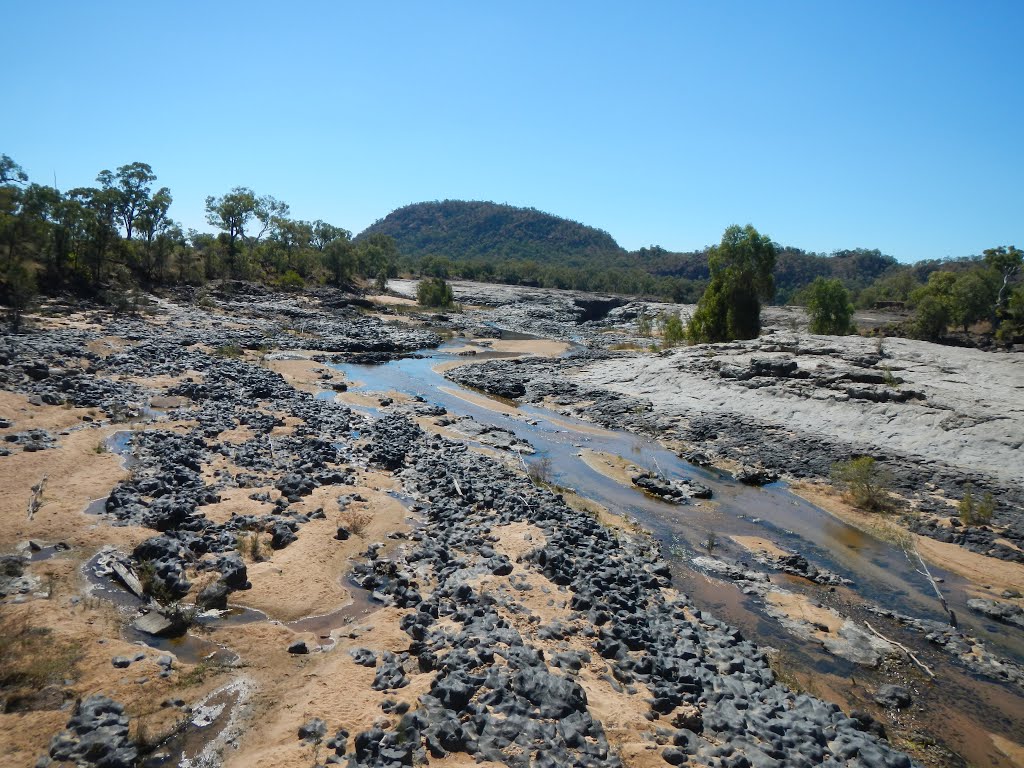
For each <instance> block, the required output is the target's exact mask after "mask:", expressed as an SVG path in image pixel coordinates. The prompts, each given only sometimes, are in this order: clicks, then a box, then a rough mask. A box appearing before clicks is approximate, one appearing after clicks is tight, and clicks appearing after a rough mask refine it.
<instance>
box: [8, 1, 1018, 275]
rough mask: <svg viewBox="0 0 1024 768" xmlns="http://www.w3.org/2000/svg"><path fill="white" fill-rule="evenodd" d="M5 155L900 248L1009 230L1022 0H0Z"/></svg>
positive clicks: (325, 200)
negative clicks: (741, 227) (749, 227)
mask: <svg viewBox="0 0 1024 768" xmlns="http://www.w3.org/2000/svg"><path fill="white" fill-rule="evenodd" d="M3 18H4V26H5V27H6V34H5V36H4V55H5V58H6V60H7V66H6V76H5V78H4V81H5V82H4V91H5V95H4V97H3V99H2V102H0V103H2V115H0V152H3V153H6V154H8V155H11V156H12V157H13V158H14V159H15V160H16V161H17V162H19V163H20V164H21V165H22V166H23V167H24V168H25V170H26V171H27V172H28V173H29V175H30V176H31V177H32V178H33V179H34V180H36V181H40V182H48V183H52V179H53V175H54V173H56V177H57V184H58V186H59V187H61V188H62V189H67V188H70V187H73V186H81V185H88V184H92V183H93V182H94V179H95V175H96V173H97V172H98V171H100V170H101V169H104V168H111V169H113V168H115V167H116V166H118V165H123V164H125V163H129V162H133V161H142V162H147V163H149V164H150V165H152V166H153V169H154V171H155V172H156V173H157V175H158V177H159V181H158V183H159V184H161V185H167V186H169V187H170V188H171V191H172V193H173V195H174V198H175V203H174V206H173V208H172V214H173V215H174V217H175V218H176V219H178V220H180V221H181V222H183V224H184V225H185V226H186V227H195V228H198V229H208V227H206V225H205V221H204V214H203V200H204V198H205V196H206V195H210V194H213V195H219V194H222V193H224V192H226V191H228V190H229V189H230V188H231V187H233V186H238V185H244V186H249V187H252V188H253V189H254V190H255V191H256V192H257V193H260V194H272V195H274V196H275V197H277V198H279V199H282V200H284V201H286V202H287V203H289V204H290V205H291V208H292V214H293V215H294V216H296V217H298V218H303V219H316V218H322V219H324V220H326V221H329V222H331V223H334V224H338V225H340V226H344V227H346V228H348V229H351V230H353V231H354V232H358V231H360V230H361V229H363V228H364V227H366V226H367V225H369V224H370V223H372V222H373V221H374V220H376V219H378V218H381V217H383V216H385V215H386V214H387V213H388V212H389V211H391V210H393V209H394V208H396V207H398V206H401V205H404V204H406V203H410V202H417V201H421V200H435V199H445V198H458V199H477V200H494V201H496V202H507V203H511V204H515V205H527V206H533V207H536V208H539V209H541V210H545V211H549V212H552V213H555V214H558V215H562V216H567V217H569V218H573V219H576V220H579V221H582V222H584V223H586V224H591V225H593V226H597V227H600V228H602V229H606V230H608V231H609V232H610V233H611V234H612V235H613V236H614V237H615V238H616V239H617V240H618V241H619V242H620V243H621V244H622V245H623V246H625V247H627V248H631V249H632V248H638V247H640V246H643V245H650V244H659V245H662V246H663V247H665V248H668V249H671V250H690V249H694V248H699V247H702V246H704V245H707V244H709V243H713V242H717V241H718V239H719V238H720V236H721V232H722V230H723V229H724V228H725V227H726V226H727V225H729V224H732V223H740V224H745V223H748V222H749V223H752V224H753V225H754V226H755V227H757V228H758V229H759V230H760V231H761V232H763V233H766V234H768V235H770V236H771V237H772V238H773V239H774V240H776V241H777V242H780V243H785V244H791V245H796V246H799V247H802V248H805V249H808V250H816V251H831V250H834V249H838V248H850V247H866V248H879V249H881V250H882V251H884V252H886V253H890V254H892V255H894V256H896V257H897V258H899V259H901V260H917V259H921V258H936V257H943V256H948V255H952V256H959V255H968V254H975V253H980V251H981V250H982V249H984V248H987V247H991V246H993V245H1001V244H1010V243H1015V244H1017V245H1019V246H1024V191H1022V190H1024V187H1022V184H1024V120H1022V117H1024V54H1022V52H1021V40H1022V39H1024V2H1021V0H1011V1H1010V2H1001V3H1000V2H984V1H982V2H974V1H972V2H964V1H958V2H947V1H943V0H929V1H928V2H910V1H902V0H901V1H899V2H891V0H888V1H886V2H831V1H826V0H818V1H816V2H795V1H794V2H790V1H788V0H780V1H779V2H766V1H761V0H758V1H757V2H754V1H753V0H751V1H750V2H718V1H717V0H716V1H715V2H684V1H682V0H678V1H674V2H662V3H657V2H650V3H630V4H627V3H623V2H617V3H610V2H596V1H593V0H591V1H589V2H582V1H581V2H550V1H549V2H523V1H522V0H516V2H505V3H492V2H479V0H477V1H474V2H444V0H435V1H434V2H395V3H387V2H360V3H343V2H323V3H303V2H295V3H281V2H279V3H264V2H244V3H232V2H203V3H199V2H196V3H190V2H174V3H147V2H137V1H136V2H132V3H114V2H95V3H86V2H48V3H42V2H40V3H29V2H15V1H14V0H7V1H6V2H5V3H4V11H3Z"/></svg>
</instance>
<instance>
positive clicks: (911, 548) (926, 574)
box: [903, 534, 957, 627]
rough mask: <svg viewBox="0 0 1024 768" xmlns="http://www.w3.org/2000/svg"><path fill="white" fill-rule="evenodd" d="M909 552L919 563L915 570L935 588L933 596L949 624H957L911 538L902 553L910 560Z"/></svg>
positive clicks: (954, 615) (953, 625)
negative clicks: (919, 565)
mask: <svg viewBox="0 0 1024 768" xmlns="http://www.w3.org/2000/svg"><path fill="white" fill-rule="evenodd" d="M911 535H913V534H911ZM911 552H913V553H914V557H916V558H917V562H919V563H920V564H921V567H920V568H916V569H915V570H916V571H917V573H919V574H921V575H922V576H924V577H925V578H926V579H928V583H929V584H931V585H932V589H934V590H935V596H936V597H937V598H939V604H940V605H942V610H944V611H945V612H946V615H947V616H949V625H950V626H951V627H955V626H956V625H957V623H956V614H955V613H953V612H952V611H951V610H950V609H949V606H948V605H947V604H946V598H945V596H944V595H943V594H942V590H940V589H939V585H938V584H937V583H936V582H935V579H934V578H933V577H932V572H931V571H929V570H928V564H927V563H926V562H925V561H924V558H923V557H921V553H920V552H918V551H917V547H916V546H915V545H914V543H913V540H911V543H910V545H909V546H907V547H904V549H903V554H905V555H906V556H907V560H910V553H911ZM911 565H913V563H911Z"/></svg>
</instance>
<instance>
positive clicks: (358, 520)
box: [341, 509, 373, 537]
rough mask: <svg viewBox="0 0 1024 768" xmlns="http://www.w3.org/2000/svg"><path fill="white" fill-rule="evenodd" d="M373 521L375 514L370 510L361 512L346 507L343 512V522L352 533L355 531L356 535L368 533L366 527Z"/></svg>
mask: <svg viewBox="0 0 1024 768" xmlns="http://www.w3.org/2000/svg"><path fill="white" fill-rule="evenodd" d="M372 521H373V515H371V514H370V513H369V512H359V511H357V510H354V509H346V510H345V511H344V512H342V513H341V524H342V526H344V527H345V528H346V529H347V530H348V531H349V532H350V533H354V534H355V535H356V536H360V537H361V536H363V535H364V534H365V533H366V529H367V528H369V527H370V523H371V522H372Z"/></svg>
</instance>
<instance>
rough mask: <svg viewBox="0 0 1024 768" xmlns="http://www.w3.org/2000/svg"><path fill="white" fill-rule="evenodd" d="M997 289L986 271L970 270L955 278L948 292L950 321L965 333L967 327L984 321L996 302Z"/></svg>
mask: <svg viewBox="0 0 1024 768" xmlns="http://www.w3.org/2000/svg"><path fill="white" fill-rule="evenodd" d="M997 291H998V289H997V287H996V285H995V281H994V280H993V279H992V278H991V273H990V272H989V271H988V270H983V269H972V270H971V271H969V272H963V273H961V274H959V275H957V277H956V282H954V283H953V287H952V289H951V290H950V315H951V319H952V321H953V322H954V323H955V324H956V325H959V326H962V327H963V329H964V333H967V329H968V327H969V326H971V325H973V324H974V323H976V322H978V321H979V320H984V319H985V318H986V317H988V315H989V314H990V312H991V309H992V306H993V303H994V302H995V301H996V293H997Z"/></svg>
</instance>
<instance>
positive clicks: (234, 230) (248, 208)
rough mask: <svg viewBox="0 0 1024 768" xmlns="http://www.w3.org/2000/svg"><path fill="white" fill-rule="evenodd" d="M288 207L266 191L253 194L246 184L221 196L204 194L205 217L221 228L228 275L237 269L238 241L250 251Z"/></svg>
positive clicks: (280, 218) (282, 217)
mask: <svg viewBox="0 0 1024 768" xmlns="http://www.w3.org/2000/svg"><path fill="white" fill-rule="evenodd" d="M288 211H289V208H288V205H287V203H284V202H281V201H280V200H277V199H275V198H273V197H271V196H269V195H265V196H263V197H257V196H256V193H255V192H253V191H252V190H251V189H249V188H248V187H235V188H234V189H232V190H231V191H230V192H228V193H227V194H225V195H222V196H221V197H213V196H210V197H207V198H206V220H207V222H209V223H210V224H211V225H212V226H215V227H217V228H218V229H221V230H223V231H224V240H225V242H226V245H227V257H228V269H229V270H230V272H231V274H232V275H236V274H238V272H239V262H238V253H239V252H238V244H239V243H240V242H241V243H245V244H246V245H247V246H248V247H249V254H250V255H251V254H252V251H253V249H255V247H256V244H257V243H259V241H260V240H261V239H262V238H263V236H264V235H266V234H267V232H269V231H271V230H272V229H273V227H274V226H275V224H276V223H277V222H278V221H279V220H282V219H284V218H285V217H286V216H287V215H288Z"/></svg>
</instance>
